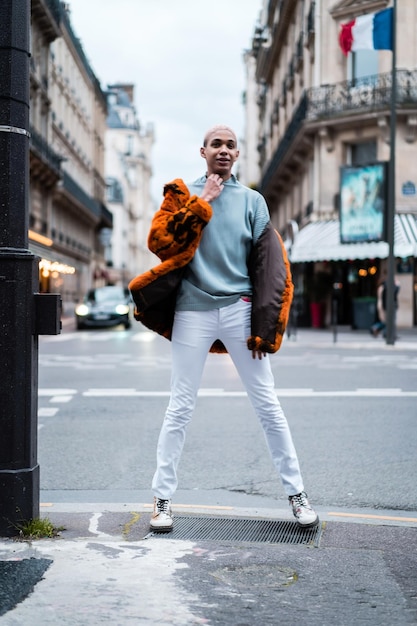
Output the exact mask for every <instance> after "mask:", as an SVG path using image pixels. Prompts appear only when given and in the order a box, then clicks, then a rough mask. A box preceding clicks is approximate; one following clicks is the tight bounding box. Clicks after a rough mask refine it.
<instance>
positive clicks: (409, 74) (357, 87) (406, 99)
mask: <svg viewBox="0 0 417 626" xmlns="http://www.w3.org/2000/svg"><path fill="white" fill-rule="evenodd" d="M396 76H397V98H396V102H397V106H399V105H400V106H401V107H402V108H403V107H408V106H414V107H415V106H416V105H417V70H413V71H408V70H397V72H396ZM391 93H392V74H391V72H387V73H385V74H377V75H375V76H368V77H366V78H360V79H354V80H347V81H344V82H342V83H336V84H333V85H321V86H320V87H313V88H311V89H309V90H308V91H307V99H308V106H307V112H306V118H307V120H314V119H322V118H330V117H334V116H338V115H344V114H346V113H349V112H351V111H354V112H355V113H359V112H373V111H379V110H381V109H386V108H388V107H389V106H390V103H391Z"/></svg>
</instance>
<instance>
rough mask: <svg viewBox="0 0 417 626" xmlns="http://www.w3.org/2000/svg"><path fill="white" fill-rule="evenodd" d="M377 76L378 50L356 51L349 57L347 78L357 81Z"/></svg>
mask: <svg viewBox="0 0 417 626" xmlns="http://www.w3.org/2000/svg"><path fill="white" fill-rule="evenodd" d="M376 74H378V50H358V51H357V52H353V53H352V54H350V55H349V59H348V78H349V80H355V81H356V80H357V81H358V82H360V79H361V78H366V77H368V76H375V75H376Z"/></svg>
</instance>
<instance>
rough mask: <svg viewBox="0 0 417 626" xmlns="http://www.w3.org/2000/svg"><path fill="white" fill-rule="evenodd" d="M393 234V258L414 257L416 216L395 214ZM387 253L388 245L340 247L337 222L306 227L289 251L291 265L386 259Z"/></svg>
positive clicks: (351, 244)
mask: <svg viewBox="0 0 417 626" xmlns="http://www.w3.org/2000/svg"><path fill="white" fill-rule="evenodd" d="M394 232H395V237H394V255H395V256H396V257H399V258H406V257H410V256H417V216H416V215H414V214H410V213H399V214H397V215H396V216H395V230H394ZM388 253H389V249H388V244H387V243H386V242H385V241H378V242H366V243H340V223H339V220H326V221H318V222H311V223H310V224H307V226H305V227H304V228H302V229H301V230H300V231H299V232H298V233H297V235H296V237H295V239H294V242H293V244H292V245H291V246H290V247H289V249H288V254H289V258H290V260H291V262H292V263H308V262H310V261H312V262H314V261H348V260H354V259H386V258H387V257H388Z"/></svg>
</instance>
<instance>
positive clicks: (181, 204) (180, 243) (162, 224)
mask: <svg viewBox="0 0 417 626" xmlns="http://www.w3.org/2000/svg"><path fill="white" fill-rule="evenodd" d="M211 215H212V208H211V206H210V205H209V204H208V202H206V201H205V200H202V199H201V198H199V197H198V196H192V197H190V193H189V191H188V189H187V187H186V185H185V184H184V182H183V181H182V180H181V179H179V178H177V179H175V180H174V181H172V182H171V183H168V184H167V185H165V188H164V200H163V202H162V205H161V208H160V209H159V211H157V212H156V213H155V215H154V218H153V220H152V224H151V229H150V231H149V236H148V247H149V249H150V250H151V252H153V253H154V254H156V255H157V256H158V257H159V258H160V259H161V261H165V260H167V259H170V258H172V257H174V256H176V255H179V254H182V253H184V252H186V251H189V250H190V247H191V248H193V254H194V252H195V248H196V246H197V245H198V241H199V235H200V234H201V229H202V227H204V226H205V225H206V224H207V223H208V222H209V221H210V218H211Z"/></svg>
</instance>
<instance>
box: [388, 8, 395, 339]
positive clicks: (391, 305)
mask: <svg viewBox="0 0 417 626" xmlns="http://www.w3.org/2000/svg"><path fill="white" fill-rule="evenodd" d="M396 39H397V3H396V0H394V3H393V8H392V71H391V127H390V159H389V164H388V168H389V169H388V206H387V215H386V218H387V242H388V267H387V281H386V311H385V315H386V324H387V328H386V343H387V344H388V345H394V344H395V337H396V333H397V331H396V328H395V326H396V323H395V321H396V320H395V295H394V294H395V253H394V241H395V139H396V131H397V109H396V104H397V50H396V49H397V45H396Z"/></svg>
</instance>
